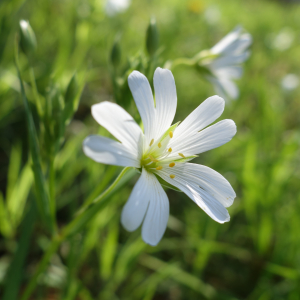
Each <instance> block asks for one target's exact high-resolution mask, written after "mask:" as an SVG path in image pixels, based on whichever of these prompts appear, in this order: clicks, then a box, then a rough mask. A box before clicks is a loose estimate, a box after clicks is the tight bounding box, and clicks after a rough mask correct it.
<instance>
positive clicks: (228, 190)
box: [166, 163, 236, 207]
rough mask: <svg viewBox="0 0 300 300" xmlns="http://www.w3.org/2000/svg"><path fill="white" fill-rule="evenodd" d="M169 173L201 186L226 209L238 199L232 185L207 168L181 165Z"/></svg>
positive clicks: (177, 165) (186, 164) (195, 165)
mask: <svg viewBox="0 0 300 300" xmlns="http://www.w3.org/2000/svg"><path fill="white" fill-rule="evenodd" d="M168 169H169V168H167V170H168ZM167 170H166V171H167ZM169 171H170V173H172V174H174V175H175V176H176V177H180V176H182V177H183V178H185V180H186V181H187V182H189V183H192V184H194V185H197V186H199V187H200V188H202V189H203V190H205V191H206V192H208V193H209V194H210V195H211V196H213V197H214V198H215V199H216V200H218V201H219V202H220V203H221V204H222V205H223V206H225V207H229V206H231V205H232V203H233V201H234V198H235V197H236V194H235V192H234V190H233V188H232V187H231V185H230V183H229V182H228V181H227V180H226V179H225V178H224V177H223V176H222V175H221V174H219V173H218V172H216V171H214V170H213V169H211V168H208V167H206V166H202V165H198V164H193V163H179V164H176V165H175V166H174V167H172V169H171V170H170V169H169Z"/></svg>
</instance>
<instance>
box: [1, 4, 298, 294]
mask: <svg viewBox="0 0 300 300" xmlns="http://www.w3.org/2000/svg"><path fill="white" fill-rule="evenodd" d="M120 2H121V3H122V4H121V6H120V5H118V1H114V3H112V2H110V3H108V2H105V1H101V0H52V1H33V0H27V1H24V0H2V1H1V2H0V60H1V61H0V99H1V100H0V189H1V194H0V256H1V257H0V298H1V299H2V297H3V299H5V300H13V299H21V295H22V293H23V292H24V290H25V289H26V287H27V286H28V283H29V282H30V280H31V279H32V276H33V274H34V273H35V271H36V269H37V266H38V262H39V261H40V259H41V258H42V256H43V253H44V252H45V251H46V250H47V248H48V247H49V244H50V241H51V235H49V233H48V232H47V230H45V228H44V226H43V225H42V222H41V218H40V217H39V216H38V215H37V214H33V216H34V217H32V216H31V215H30V211H29V210H30V209H29V207H30V205H29V204H30V202H33V201H34V199H35V198H36V197H37V196H36V193H35V189H34V178H33V174H32V171H31V165H32V161H31V159H30V156H29V144H28V133H27V129H26V114H25V109H24V105H23V103H22V98H21V94H20V83H19V81H18V76H17V71H16V67H15V63H14V42H15V36H16V33H18V32H19V30H20V29H19V21H20V20H22V19H25V20H28V21H29V22H30V25H31V27H32V29H33V30H34V32H35V36H36V40H37V48H36V51H35V54H34V55H31V56H30V57H29V56H28V60H27V59H26V57H25V56H24V55H23V54H22V53H21V54H20V58H19V59H20V68H21V73H22V76H23V79H24V84H25V90H26V94H27V97H28V101H29V105H30V107H31V110H32V114H33V119H34V122H35V124H36V127H37V132H38V136H39V138H40V140H39V143H40V149H41V152H40V156H41V160H42V162H43V161H47V159H46V158H47V157H51V155H50V156H49V153H52V152H51V151H50V150H49V148H51V143H49V144H48V142H49V140H51V137H49V136H47V135H46V134H44V135H43V132H47V130H46V131H45V129H43V125H39V124H42V123H41V122H40V121H39V109H40V108H39V105H38V103H37V102H35V99H37V98H40V99H44V100H43V101H46V102H47V101H50V102H51V101H52V102H51V103H52V104H51V105H52V108H51V109H52V110H51V111H52V113H51V114H50V116H51V118H52V119H53V120H54V121H55V120H56V118H57V115H56V109H57V108H56V106H55V103H56V102H55V101H54V100H53V99H56V98H55V97H56V96H55V97H54V96H53V95H54V94H55V95H65V94H66V93H67V92H66V90H67V89H68V86H69V82H70V80H71V78H72V76H73V75H74V73H75V72H77V73H76V74H77V75H76V76H77V78H78V85H79V86H81V91H82V93H81V98H80V102H79V106H78V110H77V111H76V112H75V115H74V117H73V120H72V121H71V122H70V124H69V125H68V127H66V130H65V132H64V137H65V139H64V140H63V142H62V143H61V144H60V146H59V151H57V154H56V156H55V160H54V169H55V177H56V180H55V192H54V194H55V199H56V220H57V224H58V228H63V227H64V226H65V225H66V224H68V223H69V222H70V221H71V220H72V219H73V217H74V214H75V212H76V211H77V210H78V208H79V207H80V206H81V204H82V203H83V202H84V201H85V200H86V199H93V198H94V197H96V196H97V195H98V194H99V193H101V192H102V191H103V190H104V189H105V187H106V186H107V185H108V184H109V183H111V182H112V181H113V180H114V179H115V178H116V177H117V175H118V173H119V172H120V171H121V168H118V167H114V166H105V165H102V164H97V163H95V162H93V161H91V160H90V159H89V158H87V157H86V156H85V155H84V154H83V152H82V141H83V139H84V138H85V137H86V136H87V135H89V134H96V133H99V134H102V135H108V134H107V132H106V131H105V130H104V129H102V128H99V127H100V126H99V125H98V124H97V123H96V122H95V121H94V120H93V119H92V117H91V114H90V107H91V105H92V104H95V103H98V102H101V101H104V100H109V101H117V102H118V103H119V104H120V105H122V106H124V107H126V109H127V110H128V111H129V112H130V113H131V114H132V115H134V116H137V111H136V108H135V105H134V103H133V100H132V98H131V96H130V93H129V90H128V88H127V83H126V80H127V76H128V74H129V73H128V72H129V71H128V70H131V69H139V70H143V67H142V65H141V61H143V60H144V59H146V58H147V54H146V53H147V51H146V31H147V28H148V25H149V21H150V18H151V17H155V19H156V26H157V30H158V32H159V44H158V45H159V50H158V53H159V55H157V58H156V61H155V66H161V67H163V65H164V63H165V62H166V61H169V60H174V59H176V58H178V57H187V58H191V57H193V56H194V55H195V54H196V53H198V52H200V51H201V50H203V49H209V48H211V47H212V46H213V45H215V44H216V43H217V42H218V41H219V40H220V39H221V38H222V37H224V36H225V35H226V34H227V33H228V32H230V31H231V30H232V29H233V28H235V26H236V25H241V26H243V27H244V29H245V30H246V31H247V32H249V33H250V34H251V35H252V37H253V44H252V46H251V56H250V58H249V59H248V61H247V62H246V63H245V65H244V74H243V77H242V78H241V79H240V80H239V81H238V87H239V90H240V95H239V97H238V99H237V100H232V101H229V100H228V101H227V102H226V107H225V111H224V113H223V115H222V118H221V119H225V118H228V119H233V120H234V121H235V122H236V124H237V129H238V131H237V135H236V136H235V137H234V138H233V139H232V141H230V142H229V143H228V144H226V145H224V146H222V147H220V148H217V149H214V150H212V151H209V152H207V153H203V154H201V155H200V156H199V157H198V158H197V159H196V160H195V162H197V163H200V164H203V165H206V166H208V167H210V168H212V169H214V170H216V171H217V172H219V173H221V174H222V175H223V176H225V177H226V178H227V179H228V181H229V182H230V183H231V185H232V186H233V188H234V190H235V191H236V193H237V198H236V200H235V202H234V204H233V205H232V207H230V208H229V212H230V215H231V221H230V222H229V223H226V224H223V225H221V224H218V223H216V222H215V221H213V220H212V219H210V218H209V217H208V216H207V215H206V214H205V213H204V212H203V211H202V210H201V209H200V208H198V207H197V206H196V205H195V204H194V203H193V202H192V201H191V200H190V199H189V198H188V197H187V196H186V195H185V194H183V193H178V192H175V191H173V190H167V194H168V197H169V200H170V214H171V215H170V219H169V223H168V228H167V230H166V233H165V235H164V237H163V239H162V240H161V242H160V243H159V245H158V246H157V247H151V246H148V245H146V244H145V243H144V242H143V241H142V239H141V236H140V229H139V230H137V231H136V232H133V233H128V232H126V231H125V230H124V229H123V228H122V226H121V224H120V214H121V211H122V207H123V205H124V204H125V202H126V200H127V199H128V196H129V195H130V192H131V190H132V187H133V185H134V183H135V182H136V179H137V175H135V176H133V177H132V178H131V179H130V180H129V181H128V182H127V183H126V184H125V185H123V186H121V187H120V189H119V190H118V191H117V192H116V193H114V194H113V195H111V196H110V199H109V203H108V205H106V206H105V207H104V208H103V209H102V210H101V211H99V212H98V213H97V214H96V215H95V216H94V217H93V218H92V219H91V220H90V222H89V223H88V224H87V225H86V226H85V227H84V228H83V229H82V230H80V231H79V232H77V233H76V234H73V235H72V236H70V237H69V238H68V239H66V240H64V241H63V242H62V243H61V245H60V247H59V249H58V250H57V252H56V253H55V254H54V255H53V256H51V257H49V259H48V264H47V267H46V268H45V271H44V272H42V273H41V274H40V276H38V278H37V282H36V283H37V286H36V288H35V289H34V291H33V293H32V295H31V298H29V299H45V300H48V299H49V300H50V299H51V300H54V299H64V300H72V299H74V300H75V299H76V300H91V299H101V300H102V299H109V300H113V299H122V300H123V299H145V300H150V299H155V300H160V299H167V300H180V299H249V300H254V299H255V300H256V299H260V300H268V299H289V300H296V299H300V284H299V282H300V218H299V215H300V193H299V180H300V171H299V170H300V169H299V165H300V155H299V154H300V152H299V144H300V101H299V97H300V87H299V76H300V18H299V15H300V6H299V2H298V1H275V0H274V1H271V0H269V1H267V0H252V1H246V0H244V1H242V0H227V1H222V0H212V1H208V0H187V1H182V0H165V1H161V0H160V1H159V0H151V1H150V0H148V1H146V0H140V1H138V0H132V1H131V2H130V1H128V2H127V1H124V2H122V1H120ZM116 3H117V4H116ZM116 42H117V43H118V49H117V52H118V56H117V60H114V59H115V58H113V59H112V55H113V54H112V51H116V50H113V47H114V43H116ZM28 61H29V63H28ZM32 70H34V75H33V72H32ZM153 70H154V69H153ZM153 70H152V71H151V68H150V69H148V71H149V74H147V76H148V77H149V78H150V79H151V78H152V76H153ZM172 71H173V75H174V77H175V82H176V87H177V95H178V109H177V114H176V117H175V121H180V120H181V121H182V120H183V119H184V118H185V117H186V116H187V115H188V114H189V113H190V112H191V111H192V110H193V109H195V108H196V107H197V106H198V105H199V104H200V103H201V102H202V101H204V100H205V99H206V98H208V97H209V96H212V95H214V94H215V91H214V89H213V86H212V85H211V84H210V83H209V82H207V81H206V80H204V79H203V77H202V76H201V74H199V72H198V70H197V69H196V68H194V67H191V66H178V67H176V68H174V70H172ZM126 72H127V73H126ZM33 76H34V77H35V80H32V78H33ZM35 85H36V86H35ZM116 90H117V91H118V92H117V93H116ZM59 97H60V96H58V98H57V99H60V98H59ZM49 99H50V100H49ZM58 102H59V100H58ZM58 107H59V105H58ZM58 110H59V108H58ZM49 122H50V121H49ZM51 122H52V121H51ZM41 136H43V138H41ZM45 165H46V163H45ZM42 167H43V170H44V173H45V174H46V176H48V175H47V174H48V172H49V171H48V170H47V167H45V166H44V165H43V163H42ZM50 172H51V171H50ZM28 211H29V213H28Z"/></svg>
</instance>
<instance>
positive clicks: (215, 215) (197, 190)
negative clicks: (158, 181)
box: [156, 170, 230, 224]
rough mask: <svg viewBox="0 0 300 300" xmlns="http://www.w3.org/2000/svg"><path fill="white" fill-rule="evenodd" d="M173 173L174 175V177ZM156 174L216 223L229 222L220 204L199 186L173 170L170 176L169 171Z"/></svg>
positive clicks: (225, 210)
mask: <svg viewBox="0 0 300 300" xmlns="http://www.w3.org/2000/svg"><path fill="white" fill-rule="evenodd" d="M173 173H175V175H174V174H173ZM156 174H157V175H158V176H160V177H161V178H162V179H164V180H165V181H167V182H168V183H169V184H171V185H174V186H175V187H177V188H179V189H180V190H181V191H183V192H184V193H185V194H186V195H187V196H188V197H189V198H190V199H192V200H193V201H194V202H195V203H196V204H197V205H198V206H199V207H200V208H201V209H203V211H204V212H206V213H207V214H208V215H209V216H210V217H211V218H212V219H213V220H215V221H216V222H218V223H221V224H222V223H225V222H228V221H229V220H230V216H229V213H228V211H227V209H226V208H225V207H224V206H223V205H222V203H221V202H219V201H218V200H217V199H216V198H214V197H213V196H212V195H211V194H209V193H208V192H207V191H206V190H204V189H202V188H201V187H200V186H198V185H196V184H194V183H192V182H188V181H187V179H186V178H185V177H184V176H183V175H181V174H179V173H176V172H174V170H172V174H171V171H169V170H164V171H160V172H157V173H156Z"/></svg>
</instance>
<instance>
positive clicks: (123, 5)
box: [105, 0, 131, 16]
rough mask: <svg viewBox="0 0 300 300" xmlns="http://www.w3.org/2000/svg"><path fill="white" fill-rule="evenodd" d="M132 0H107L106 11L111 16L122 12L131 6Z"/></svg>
mask: <svg viewBox="0 0 300 300" xmlns="http://www.w3.org/2000/svg"><path fill="white" fill-rule="evenodd" d="M130 3H131V0H107V1H106V4H105V12H106V14H107V15H109V16H114V15H116V14H118V13H121V12H123V11H125V10H127V8H128V7H129V6H130Z"/></svg>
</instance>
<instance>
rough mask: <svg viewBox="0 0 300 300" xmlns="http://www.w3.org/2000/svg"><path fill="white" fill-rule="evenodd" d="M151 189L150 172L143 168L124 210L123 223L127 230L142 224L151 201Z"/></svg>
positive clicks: (134, 228) (132, 229)
mask: <svg viewBox="0 0 300 300" xmlns="http://www.w3.org/2000/svg"><path fill="white" fill-rule="evenodd" d="M149 189H151V186H149V182H148V174H147V173H145V171H144V170H143V172H142V175H141V176H140V178H139V180H138V181H137V183H136V184H135V186H134V188H133V190H132V192H131V194H130V197H129V199H128V201H127V202H126V204H125V206H124V208H123V211H122V215H121V223H122V225H123V227H124V228H125V229H126V230H128V231H134V230H136V229H137V228H138V227H139V226H140V225H141V224H142V221H143V219H144V217H145V214H146V211H147V208H148V205H149V201H150V198H149V195H148V193H149Z"/></svg>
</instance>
